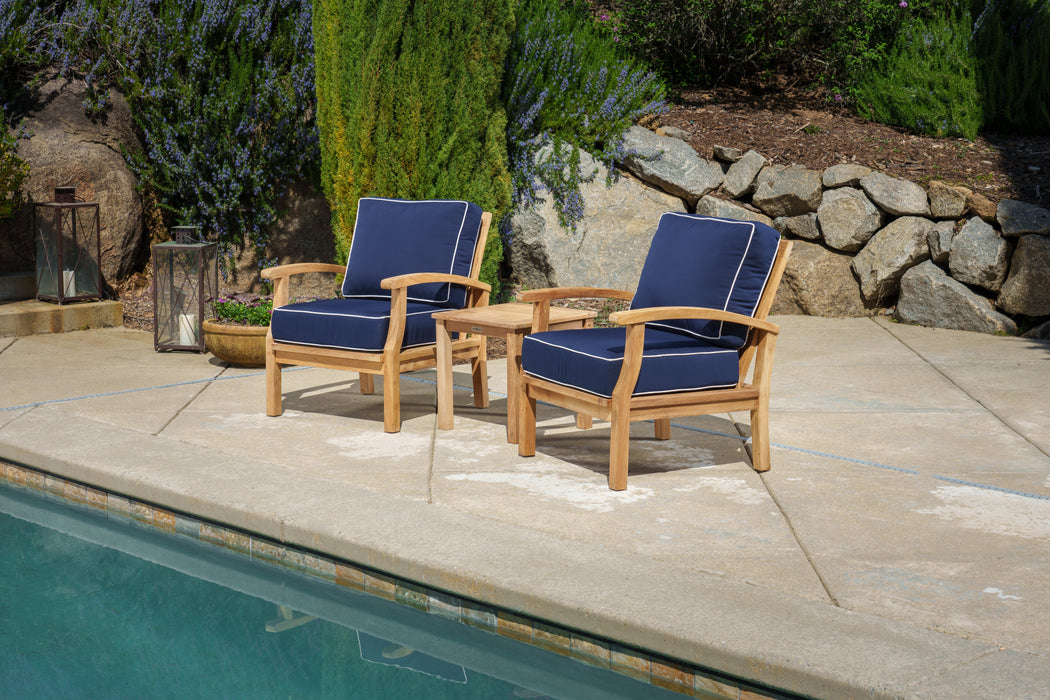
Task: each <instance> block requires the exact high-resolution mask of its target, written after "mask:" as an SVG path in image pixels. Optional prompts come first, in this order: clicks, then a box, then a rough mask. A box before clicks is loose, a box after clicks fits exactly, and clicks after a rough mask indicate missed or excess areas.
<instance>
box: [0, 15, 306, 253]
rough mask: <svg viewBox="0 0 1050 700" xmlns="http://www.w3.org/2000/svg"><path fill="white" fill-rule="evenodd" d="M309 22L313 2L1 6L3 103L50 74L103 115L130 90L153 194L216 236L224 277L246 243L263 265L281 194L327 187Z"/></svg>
mask: <svg viewBox="0 0 1050 700" xmlns="http://www.w3.org/2000/svg"><path fill="white" fill-rule="evenodd" d="M311 22H312V13H311V2H310V0H245V1H244V2H236V3H233V2H223V1H220V0H105V1H103V0H70V1H69V2H46V1H43V0H0V64H2V65H0V67H3V68H4V69H5V73H4V78H5V80H4V81H3V83H4V85H3V87H0V98H3V99H4V100H5V102H4V104H6V102H7V101H8V100H10V99H11V97H12V93H13V92H14V90H15V89H16V88H12V86H11V83H12V82H16V81H17V79H16V78H15V74H16V72H17V73H18V79H21V78H24V77H26V76H27V75H29V74H31V73H32V72H33V71H34V70H36V69H39V68H40V67H46V66H50V67H53V68H54V70H55V72H57V73H58V74H59V75H63V76H66V77H72V78H81V79H83V80H84V82H85V84H86V86H87V101H86V103H85V108H86V109H87V110H88V111H89V112H92V113H93V114H95V115H97V116H103V115H104V114H105V111H106V109H107V106H108V98H109V89H110V88H111V87H116V88H119V89H120V90H121V91H122V92H123V93H124V94H125V95H126V97H127V100H128V105H129V107H130V109H131V115H132V118H133V120H134V122H135V124H136V127H137V131H138V135H139V139H140V141H141V144H142V150H138V149H132V148H126V149H125V153H124V156H125V159H126V160H127V162H128V164H129V166H130V167H131V169H132V170H133V171H134V172H135V174H136V175H138V177H139V179H140V183H141V184H142V186H143V187H144V188H147V189H150V190H152V191H153V192H154V193H155V194H156V196H157V200H158V202H159V204H160V206H161V207H162V208H163V209H165V210H167V211H169V212H171V213H172V217H173V218H175V219H180V220H185V221H194V222H197V223H199V224H200V225H201V226H202V227H203V228H204V229H205V230H208V231H209V232H210V235H209V238H210V239H211V240H215V241H217V242H218V244H219V248H220V254H221V260H222V262H223V265H222V268H223V272H224V273H225V272H226V271H227V268H228V263H229V260H230V259H231V258H232V256H233V255H234V253H235V249H237V248H240V247H242V246H245V245H247V246H249V247H251V248H252V249H253V251H254V252H255V254H256V257H257V258H258V259H259V260H260V261H262V265H265V264H267V263H268V260H267V258H266V255H265V252H266V247H267V242H268V236H269V232H270V230H271V228H272V225H273V223H274V222H275V221H276V218H277V207H276V201H277V198H278V196H279V195H280V194H281V193H282V192H283V191H284V190H285V189H286V188H287V186H288V185H290V184H292V183H293V182H295V181H298V180H306V181H313V182H316V180H317V168H318V163H319V159H320V152H319V146H318V134H317V126H316V123H315V121H314V118H313V114H314V112H315V111H316V110H315V104H316V97H315V93H314V67H313V34H312V25H311ZM9 68H11V69H12V70H8V69H9ZM13 69H17V71H16V70H13ZM129 146H130V145H129Z"/></svg>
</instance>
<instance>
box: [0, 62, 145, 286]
mask: <svg viewBox="0 0 1050 700" xmlns="http://www.w3.org/2000/svg"><path fill="white" fill-rule="evenodd" d="M40 94H41V96H42V97H43V99H44V102H43V104H42V106H41V107H40V108H39V109H37V110H36V111H33V112H30V113H29V115H28V116H27V117H26V119H25V121H24V126H25V130H26V133H28V134H29V138H28V139H21V140H20V141H19V144H18V155H19V157H21V158H22V159H23V160H24V161H26V162H27V163H28V164H29V167H30V173H29V179H28V181H27V182H26V184H25V186H24V188H23V191H24V192H25V194H26V195H27V197H28V198H29V199H30V201H32V202H51V201H54V194H55V188H56V187H61V186H73V187H75V188H76V195H77V199H80V200H83V201H86V202H98V204H99V218H100V240H101V246H102V276H103V278H104V279H105V281H106V282H107V283H109V284H114V283H116V282H119V281H122V280H124V279H126V278H128V277H130V276H131V274H132V273H134V272H137V271H139V270H141V269H142V267H143V266H144V265H145V263H146V260H148V258H149V241H148V237H147V236H146V235H145V234H144V228H143V207H142V198H141V197H140V195H139V192H138V190H137V189H136V186H137V185H138V178H137V177H136V176H135V175H134V173H132V172H131V170H130V169H129V168H128V166H127V164H126V163H125V161H124V158H123V156H122V155H121V149H122V148H124V149H127V150H129V151H136V150H139V149H140V148H141V146H140V145H139V142H138V139H137V137H136V136H135V130H134V126H133V123H132V120H131V113H130V111H129V109H128V105H127V102H126V100H125V99H124V96H123V95H122V94H120V93H119V92H117V91H116V90H113V91H111V93H110V99H109V107H108V109H107V111H106V113H105V115H104V116H103V117H102V118H99V119H91V118H90V117H88V116H87V115H86V114H85V113H84V101H85V98H86V87H85V84H84V82H83V81H82V80H66V79H63V78H56V79H53V80H50V81H48V82H46V83H44V85H43V86H42V87H41V88H40ZM30 214H31V210H30V208H29V207H28V206H27V207H25V211H24V212H23V213H22V214H21V215H20V216H18V217H15V218H14V219H12V220H9V221H7V222H2V223H0V238H2V239H8V238H10V239H11V243H13V244H14V248H15V249H16V250H18V251H20V252H19V253H18V254H19V256H20V257H24V256H25V255H27V254H28V255H30V256H31V257H30V258H29V262H30V264H29V268H32V261H33V260H34V259H35V255H36V253H35V248H34V243H33V233H32V232H31V231H30V230H29V229H30V227H31V224H30ZM27 241H28V247H26V242H27Z"/></svg>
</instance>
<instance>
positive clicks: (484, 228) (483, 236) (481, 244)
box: [470, 211, 492, 280]
mask: <svg viewBox="0 0 1050 700" xmlns="http://www.w3.org/2000/svg"><path fill="white" fill-rule="evenodd" d="M491 225H492V212H489V211H486V212H482V214H481V227H480V228H479V229H478V240H477V241H476V242H475V244H474V262H473V263H472V264H471V266H470V278H471V279H474V280H476V279H478V277H480V276H481V260H482V258H484V257H485V244H486V243H487V242H488V239H489V226H491Z"/></svg>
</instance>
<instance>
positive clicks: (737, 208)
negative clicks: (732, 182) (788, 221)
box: [696, 195, 773, 226]
mask: <svg viewBox="0 0 1050 700" xmlns="http://www.w3.org/2000/svg"><path fill="white" fill-rule="evenodd" d="M696 213H697V214H701V215H703V216H717V217H720V218H723V219H738V220H740V221H761V222H762V223H763V224H766V225H767V226H772V225H773V220H772V219H770V218H769V217H768V216H766V215H765V214H762V213H759V212H757V211H753V210H751V209H748V208H747V207H745V206H743V205H742V204H739V203H737V202H730V201H727V200H725V199H719V198H718V197H715V196H713V195H706V196H705V197H703V198H702V199H701V200H700V201H699V202H697V203H696Z"/></svg>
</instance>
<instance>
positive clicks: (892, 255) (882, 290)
mask: <svg viewBox="0 0 1050 700" xmlns="http://www.w3.org/2000/svg"><path fill="white" fill-rule="evenodd" d="M931 228H933V222H932V221H930V220H929V219H924V218H922V217H918V216H903V217H901V218H899V219H894V220H893V221H891V222H890V223H889V224H888V225H887V226H886V227H885V228H883V229H882V230H881V231H879V232H878V233H876V234H875V235H874V236H872V238H871V240H869V241H868V244H867V245H865V246H864V248H862V249H861V251H860V252H859V253H857V255H856V256H855V257H854V258H853V271H854V273H856V275H857V279H858V280H860V292H861V295H862V296H863V297H864V301H865V302H866V303H867V304H869V305H878V304H881V303H883V302H885V301H886V300H888V299H892V298H893V297H895V296H897V292H898V291H899V289H900V279H901V277H902V276H903V275H904V273H905V272H907V271H908V269H909V268H912V267H914V266H916V265H918V264H919V263H920V262H922V261H923V260H927V259H928V258H929V257H930V248H929V245H928V244H927V242H926V237H927V235H928V234H929V232H930V229H931Z"/></svg>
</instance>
